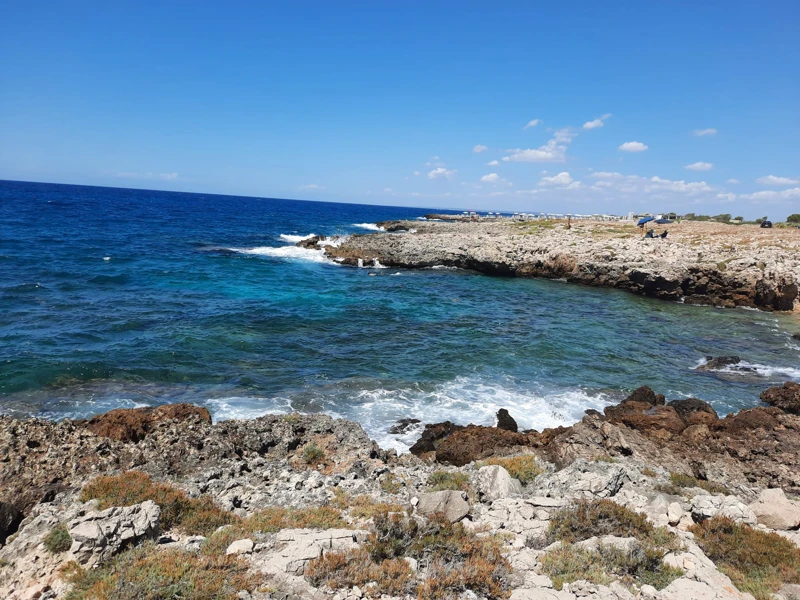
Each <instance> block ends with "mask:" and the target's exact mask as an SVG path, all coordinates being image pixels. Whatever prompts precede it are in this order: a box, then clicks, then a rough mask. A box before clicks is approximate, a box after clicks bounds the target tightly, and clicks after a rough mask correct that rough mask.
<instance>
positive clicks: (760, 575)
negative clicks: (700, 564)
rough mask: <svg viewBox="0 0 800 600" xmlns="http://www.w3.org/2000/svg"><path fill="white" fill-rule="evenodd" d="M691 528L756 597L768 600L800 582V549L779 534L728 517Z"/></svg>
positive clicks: (711, 555) (713, 556)
mask: <svg viewBox="0 0 800 600" xmlns="http://www.w3.org/2000/svg"><path fill="white" fill-rule="evenodd" d="M689 530H690V531H691V532H692V533H694V534H695V536H696V539H697V543H698V545H699V546H700V547H701V548H702V549H703V552H705V553H706V555H707V556H708V557H709V558H710V559H711V560H713V561H714V562H715V563H716V564H717V566H718V567H719V569H720V570H721V571H722V572H723V573H725V574H726V575H727V576H728V577H730V578H731V581H733V583H734V585H735V586H736V587H737V588H739V589H740V590H741V591H743V592H749V593H751V594H753V596H755V598H756V600H768V599H769V598H770V597H771V596H772V594H773V593H774V592H777V591H778V590H779V589H780V588H781V586H782V585H783V584H784V583H800V548H798V547H797V546H795V545H794V544H793V543H792V542H790V541H789V540H787V539H785V538H782V537H781V536H779V535H778V534H777V533H766V532H763V531H758V530H757V529H753V528H752V527H750V526H748V525H743V524H739V523H736V522H735V521H733V520H732V519H729V518H727V517H714V518H712V519H707V520H706V521H703V522H702V523H698V524H696V525H693V526H692V527H691V528H690V529H689Z"/></svg>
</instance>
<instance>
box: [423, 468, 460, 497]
mask: <svg viewBox="0 0 800 600" xmlns="http://www.w3.org/2000/svg"><path fill="white" fill-rule="evenodd" d="M428 487H429V488H430V489H431V490H432V491H434V492H439V491H442V490H460V491H462V492H467V491H469V475H467V474H466V473H462V472H460V471H434V472H433V473H431V474H430V476H429V477H428Z"/></svg>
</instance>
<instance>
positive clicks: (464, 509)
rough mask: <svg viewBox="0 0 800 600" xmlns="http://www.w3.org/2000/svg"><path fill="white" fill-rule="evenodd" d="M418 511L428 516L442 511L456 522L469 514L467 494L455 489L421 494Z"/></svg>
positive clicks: (447, 517)
mask: <svg viewBox="0 0 800 600" xmlns="http://www.w3.org/2000/svg"><path fill="white" fill-rule="evenodd" d="M417 512H419V513H420V514H422V515H425V516H426V517H430V516H432V515H435V514H437V513H441V514H442V515H444V517H445V518H446V519H447V520H448V521H450V522H451V523H456V522H457V521H460V520H461V519H463V518H464V517H466V516H467V515H468V514H469V502H468V501H467V494H466V493H465V492H456V491H453V490H443V491H441V492H431V493H425V494H420V495H419V503H418V504H417Z"/></svg>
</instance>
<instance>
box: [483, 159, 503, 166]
mask: <svg viewBox="0 0 800 600" xmlns="http://www.w3.org/2000/svg"><path fill="white" fill-rule="evenodd" d="M499 164H500V163H499V162H497V161H496V160H493V161H490V162H488V163H486V166H487V167H496V166H497V165H499Z"/></svg>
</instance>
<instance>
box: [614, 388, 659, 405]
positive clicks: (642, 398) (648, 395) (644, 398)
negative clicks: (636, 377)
mask: <svg viewBox="0 0 800 600" xmlns="http://www.w3.org/2000/svg"><path fill="white" fill-rule="evenodd" d="M623 402H646V403H647V404H652V405H654V406H655V405H657V404H664V396H663V395H662V394H656V393H655V392H654V391H653V390H652V389H651V388H649V387H648V386H646V385H643V386H641V387H638V388H636V389H635V390H633V392H631V395H630V396H628V397H627V398H626V399H625V400H623Z"/></svg>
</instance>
